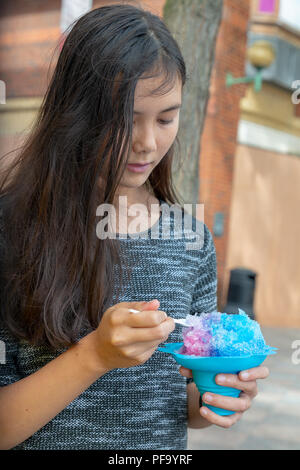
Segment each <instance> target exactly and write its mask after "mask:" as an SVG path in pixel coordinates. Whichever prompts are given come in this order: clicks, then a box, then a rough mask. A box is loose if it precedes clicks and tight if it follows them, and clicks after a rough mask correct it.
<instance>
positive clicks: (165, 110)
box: [133, 103, 181, 114]
mask: <svg viewBox="0 0 300 470" xmlns="http://www.w3.org/2000/svg"><path fill="white" fill-rule="evenodd" d="M179 108H181V103H180V104H174V105H173V106H170V108H167V109H163V110H162V111H159V113H158V114H160V113H166V112H168V111H173V110H174V109H179ZM133 114H144V113H141V112H140V111H133Z"/></svg>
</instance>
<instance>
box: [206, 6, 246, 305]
mask: <svg viewBox="0 0 300 470" xmlns="http://www.w3.org/2000/svg"><path fill="white" fill-rule="evenodd" d="M248 17H249V1H248V0H240V1H239V2H236V1H235V0H224V9H223V19H222V23H221V27H220V30H219V35H218V39H217V45H216V57H215V64H214V70H213V76H212V80H211V88H210V99H209V103H208V109H207V116H206V121H205V126H204V131H203V135H202V141H201V151H200V170H199V171H200V174H199V178H200V191H199V200H200V202H202V203H204V217H205V222H206V224H207V225H208V227H209V229H210V230H211V231H212V233H213V226H214V217H215V214H216V213H217V212H221V213H223V215H224V232H223V235H222V236H220V237H217V236H214V241H215V245H216V251H217V260H218V301H219V305H218V307H219V309H222V307H223V306H224V303H225V299H226V294H227V293H226V290H227V286H226V285H225V284H224V275H225V267H226V249H227V243H228V227H229V220H230V205H231V188H232V180H233V172H234V157H235V152H236V136H237V127H238V121H239V114H240V110H239V102H240V99H241V98H242V97H243V96H244V94H245V87H246V86H245V85H235V86H233V87H230V88H228V89H227V88H226V85H225V79H226V73H227V72H230V73H232V75H233V76H235V77H242V76H244V72H245V70H244V67H245V65H244V64H245V52H246V43H247V35H246V33H247V26H248Z"/></svg>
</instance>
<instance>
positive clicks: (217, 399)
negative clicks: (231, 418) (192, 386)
mask: <svg viewBox="0 0 300 470" xmlns="http://www.w3.org/2000/svg"><path fill="white" fill-rule="evenodd" d="M202 402H203V403H205V404H208V405H212V406H216V407H217V408H223V409H224V410H230V411H237V412H244V411H246V410H248V409H249V408H250V406H251V398H250V397H249V395H247V394H246V393H243V392H242V393H241V394H240V396H239V398H233V397H225V396H223V395H217V394H216V393H211V392H206V393H204V395H203V396H202Z"/></svg>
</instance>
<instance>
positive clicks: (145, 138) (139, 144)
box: [133, 129, 157, 153]
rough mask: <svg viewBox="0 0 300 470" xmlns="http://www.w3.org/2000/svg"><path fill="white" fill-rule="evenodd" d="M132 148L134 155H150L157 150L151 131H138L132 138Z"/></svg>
mask: <svg viewBox="0 0 300 470" xmlns="http://www.w3.org/2000/svg"><path fill="white" fill-rule="evenodd" d="M133 148H134V151H135V152H136V153H142V152H143V153H150V152H155V151H156V150H157V145H156V139H155V134H154V132H153V130H152V129H147V130H140V131H138V132H136V134H135V135H134V137H133Z"/></svg>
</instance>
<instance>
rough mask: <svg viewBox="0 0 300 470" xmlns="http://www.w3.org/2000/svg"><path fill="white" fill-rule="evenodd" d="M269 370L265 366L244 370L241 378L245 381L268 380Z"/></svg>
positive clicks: (240, 375) (240, 374)
mask: <svg viewBox="0 0 300 470" xmlns="http://www.w3.org/2000/svg"><path fill="white" fill-rule="evenodd" d="M269 374H270V372H269V369H268V368H267V367H265V366H259V367H253V368H252V369H248V370H242V371H241V372H240V373H239V378H240V379H241V380H243V381H248V380H257V379H266V378H267V377H268V376H269Z"/></svg>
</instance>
